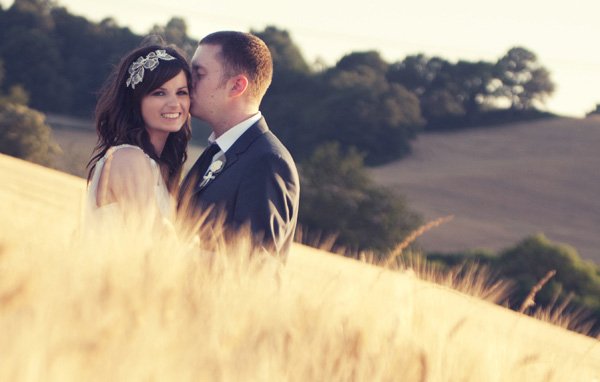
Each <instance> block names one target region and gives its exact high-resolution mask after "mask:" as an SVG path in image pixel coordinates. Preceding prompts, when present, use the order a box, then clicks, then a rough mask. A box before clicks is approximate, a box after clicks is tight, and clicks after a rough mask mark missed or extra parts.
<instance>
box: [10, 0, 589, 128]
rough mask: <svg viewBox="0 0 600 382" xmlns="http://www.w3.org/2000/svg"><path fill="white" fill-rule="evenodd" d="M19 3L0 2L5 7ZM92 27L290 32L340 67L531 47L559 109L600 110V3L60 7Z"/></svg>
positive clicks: (108, 0) (306, 1) (61, 0)
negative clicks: (348, 60)
mask: <svg viewBox="0 0 600 382" xmlns="http://www.w3.org/2000/svg"><path fill="white" fill-rule="evenodd" d="M12 2H13V1H11V0H0V4H2V5H3V6H4V7H7V6H10V5H11V4H12ZM57 3H58V4H59V5H60V6H64V7H66V8H67V9H69V11H70V12H71V13H74V14H77V15H82V16H85V17H86V18H88V19H89V20H92V21H100V20H102V19H103V18H105V17H108V16H110V17H113V18H114V19H115V20H116V21H117V23H118V24H119V25H121V26H127V27H129V28H131V29H132V31H134V32H135V33H138V34H143V33H146V32H147V31H148V30H149V29H150V28H151V27H152V26H153V25H155V24H158V25H165V24H166V23H167V22H168V21H169V20H170V19H171V18H172V17H174V16H177V17H182V18H183V19H185V20H186V23H187V26H188V35H189V36H190V37H192V38H195V39H200V38H201V37H203V36H204V35H206V34H208V33H210V32H214V31H217V30H223V29H235V30H242V31H250V29H254V30H259V31H260V30H263V29H264V28H265V27H266V26H269V25H272V26H276V27H278V28H280V29H285V30H287V31H289V32H290V34H291V36H292V40H293V41H294V42H295V43H296V44H297V45H298V47H299V48H300V50H301V51H302V53H303V55H304V57H305V59H306V60H307V61H308V62H314V61H315V59H316V58H317V57H320V58H322V59H324V60H325V62H327V63H328V64H329V65H333V64H334V63H335V62H336V61H337V60H338V59H340V58H341V57H342V56H343V55H345V54H348V53H351V52H356V51H365V50H377V51H379V52H380V53H381V55H382V56H383V58H384V59H385V60H386V61H387V62H389V63H391V62H395V61H399V60H402V59H403V58H404V57H406V56H407V55H409V54H416V53H425V54H426V55H428V56H439V57H442V58H444V59H447V60H450V61H452V62H455V61H456V60H458V59H464V60H468V61H479V60H484V61H488V62H495V61H496V60H497V59H498V58H500V57H501V56H503V55H504V54H505V53H506V52H507V51H508V50H509V49H510V48H511V47H514V46H522V47H525V48H527V49H529V50H531V51H532V52H534V53H535V54H537V56H538V60H539V61H540V62H541V63H542V64H543V65H544V66H545V67H546V68H548V70H550V72H551V78H552V80H553V81H554V82H555V83H556V85H557V90H556V92H555V94H554V95H553V96H552V97H551V98H549V99H548V100H547V103H546V106H547V108H548V109H549V110H550V111H553V112H556V113H559V114H564V115H569V116H575V117H583V116H584V115H585V113H587V112H589V111H592V110H593V109H595V107H596V104H597V103H600V50H599V49H598V48H597V42H598V40H599V37H600V22H599V21H598V15H600V1H598V0H569V1H562V2H560V3H558V4H557V3H556V2H551V1H547V0H503V1H494V2H491V1H485V0H419V1H415V0H411V1H406V0H366V1H365V0H363V1H355V0H347V1H345V2H333V1H326V0H302V1H298V0H296V1H288V0H263V1H256V0H255V1H240V0H222V1H217V0H213V1H199V0H57Z"/></svg>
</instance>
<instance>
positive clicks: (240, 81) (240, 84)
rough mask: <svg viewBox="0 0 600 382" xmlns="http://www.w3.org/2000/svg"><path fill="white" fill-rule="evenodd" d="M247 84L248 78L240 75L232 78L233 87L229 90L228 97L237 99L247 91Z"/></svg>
mask: <svg viewBox="0 0 600 382" xmlns="http://www.w3.org/2000/svg"><path fill="white" fill-rule="evenodd" d="M248 84H249V82H248V77H246V76H244V75H242V74H240V75H237V76H235V77H234V78H233V85H232V86H231V88H230V90H229V95H230V96H231V97H237V96H240V95H242V94H244V92H245V91H246V90H248Z"/></svg>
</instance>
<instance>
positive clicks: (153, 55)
mask: <svg viewBox="0 0 600 382" xmlns="http://www.w3.org/2000/svg"><path fill="white" fill-rule="evenodd" d="M159 58H160V59H161V60H165V61H171V60H174V59H175V57H173V56H171V55H170V54H169V53H167V52H166V51H164V50H157V51H155V52H150V53H148V55H147V56H146V58H144V57H143V56H140V57H139V58H138V59H137V60H136V61H135V62H134V63H133V64H131V66H130V67H129V78H128V79H127V82H126V83H125V85H126V86H129V85H131V88H132V89H135V85H137V84H139V83H140V82H142V80H143V79H144V69H149V70H150V71H152V70H154V69H156V67H157V66H158V59H159Z"/></svg>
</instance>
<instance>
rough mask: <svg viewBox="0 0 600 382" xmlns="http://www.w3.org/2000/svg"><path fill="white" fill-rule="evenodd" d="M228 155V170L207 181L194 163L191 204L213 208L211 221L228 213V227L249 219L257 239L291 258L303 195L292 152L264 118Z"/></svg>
mask: <svg viewBox="0 0 600 382" xmlns="http://www.w3.org/2000/svg"><path fill="white" fill-rule="evenodd" d="M225 158H226V160H225V165H224V167H223V169H222V170H221V171H219V172H217V173H215V174H214V179H212V180H210V181H209V182H208V183H207V184H206V185H201V184H200V182H199V181H197V179H202V176H203V175H204V174H197V170H195V168H196V167H197V166H196V165H194V167H192V169H191V170H190V172H189V173H188V175H187V176H186V178H185V179H184V181H183V186H182V187H183V188H184V190H183V191H184V192H186V193H187V194H188V195H189V194H191V197H190V199H189V201H187V202H186V204H188V203H189V207H188V208H192V209H193V210H195V211H196V212H200V213H202V212H203V211H207V210H209V209H212V212H211V214H212V217H213V218H212V219H211V218H208V219H206V223H207V224H214V223H215V219H214V218H215V216H216V213H221V214H223V215H221V217H222V218H224V222H225V227H226V228H232V229H233V230H234V231H237V230H238V229H239V228H241V227H244V226H245V225H248V224H249V227H250V230H251V232H252V237H253V240H254V242H253V244H254V245H255V246H259V247H263V248H264V249H266V250H267V251H268V252H269V253H271V254H275V255H278V256H279V257H280V259H281V260H282V261H283V262H284V263H285V261H286V259H287V256H288V253H289V250H290V246H291V244H292V242H293V239H294V233H295V231H296V224H297V221H298V204H299V197H300V181H299V178H298V171H297V169H296V165H295V163H294V160H293V159H292V156H291V155H290V153H289V152H288V150H287V149H286V148H285V147H284V146H283V144H282V143H281V142H280V141H279V139H277V137H275V135H273V133H272V132H271V131H270V130H269V128H268V126H267V123H266V121H265V119H264V118H261V119H260V120H259V121H258V122H256V123H255V124H254V125H252V126H251V127H250V128H249V129H248V130H246V132H244V134H242V135H241V136H240V137H239V138H238V140H237V141H236V142H235V143H234V144H233V146H231V147H230V148H229V150H227V152H226V153H225ZM195 172H196V173H195ZM190 182H191V183H190ZM191 187H193V191H191V190H190V189H191ZM180 202H181V200H180ZM209 216H211V215H209Z"/></svg>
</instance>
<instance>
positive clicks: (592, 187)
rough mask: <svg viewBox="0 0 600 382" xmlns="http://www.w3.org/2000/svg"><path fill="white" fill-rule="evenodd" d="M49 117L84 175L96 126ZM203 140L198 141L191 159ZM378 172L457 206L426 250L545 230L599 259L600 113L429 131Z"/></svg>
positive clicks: (66, 163)
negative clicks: (86, 127) (84, 126)
mask: <svg viewBox="0 0 600 382" xmlns="http://www.w3.org/2000/svg"><path fill="white" fill-rule="evenodd" d="M49 123H50V124H51V125H52V126H54V127H56V128H55V130H54V137H55V139H56V141H57V142H58V143H59V144H60V146H61V147H62V148H63V150H64V152H65V154H64V155H63V157H62V158H60V159H59V162H58V169H59V170H61V171H65V172H68V173H71V174H75V175H78V176H81V177H85V176H86V171H85V165H86V164H87V161H88V160H89V155H90V153H91V150H92V149H93V147H94V144H95V141H96V137H95V133H94V132H93V130H92V129H91V127H89V130H87V131H86V130H82V129H81V128H80V127H81V125H82V123H83V124H85V123H84V122H82V121H80V120H73V119H64V118H60V117H56V116H51V117H50V118H49ZM89 124H90V126H91V122H90V123H89ZM77 126H79V128H75V127H77ZM202 149H203V148H202V147H199V146H191V147H190V149H189V158H190V159H189V160H188V162H187V164H186V168H189V167H190V166H191V165H192V164H193V162H194V161H195V159H196V158H197V157H198V156H199V155H200V153H201V152H202ZM371 173H372V175H373V176H374V179H375V180H376V181H377V182H378V183H379V184H381V185H384V186H389V187H391V188H393V189H395V190H397V191H398V192H399V193H400V194H403V195H405V196H406V197H407V199H408V202H409V205H410V206H411V207H412V208H413V209H415V210H416V211H418V212H420V213H422V214H423V215H424V217H425V218H426V219H428V220H433V219H436V218H438V217H441V216H447V215H450V214H453V215H455V218H454V220H452V221H451V222H449V223H446V224H444V225H442V226H440V227H437V228H435V229H434V230H432V231H429V232H427V233H426V234H425V235H423V236H422V237H421V238H420V239H419V243H420V244H421V245H422V246H423V248H424V249H425V250H426V251H441V252H451V251H461V250H467V249H489V250H493V251H498V250H500V249H504V248H506V247H509V246H512V245H515V244H516V243H517V242H518V241H520V240H521V239H523V238H525V237H526V236H528V235H531V234H535V233H538V232H543V233H545V234H546V236H547V237H548V238H549V239H550V240H553V241H558V242H563V243H566V244H569V245H571V246H573V247H575V248H576V249H577V251H578V252H579V254H580V256H581V257H582V258H584V259H587V260H592V261H594V262H595V263H596V264H600V197H598V195H600V119H596V118H588V119H556V120H545V121H537V122H530V123H521V124H515V125H512V126H498V127H493V128H482V129H470V130H464V131H459V132H454V133H431V134H423V135H421V136H419V138H418V139H417V140H416V141H415V142H414V143H413V153H412V155H411V156H409V157H408V158H405V159H402V160H400V161H397V162H393V163H390V164H387V165H385V166H381V167H378V168H374V169H373V170H372V171H371Z"/></svg>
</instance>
